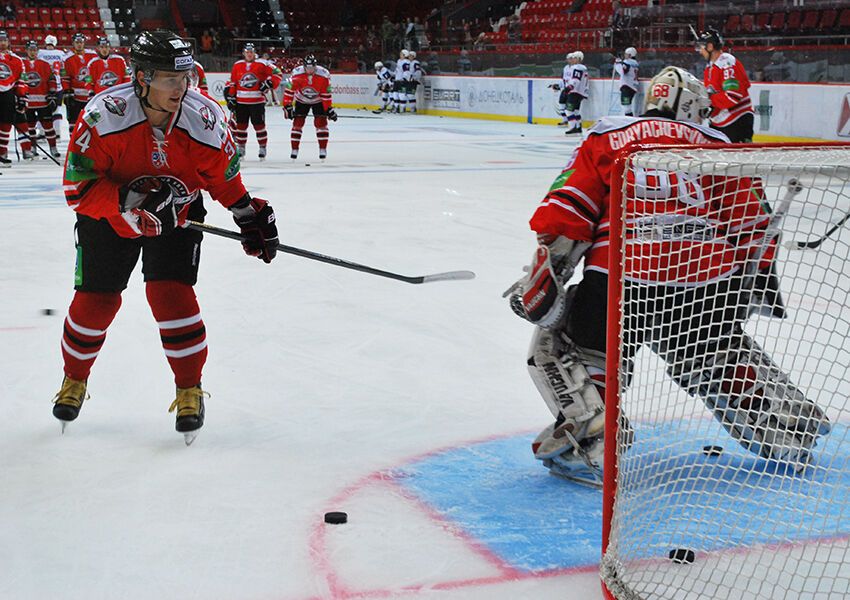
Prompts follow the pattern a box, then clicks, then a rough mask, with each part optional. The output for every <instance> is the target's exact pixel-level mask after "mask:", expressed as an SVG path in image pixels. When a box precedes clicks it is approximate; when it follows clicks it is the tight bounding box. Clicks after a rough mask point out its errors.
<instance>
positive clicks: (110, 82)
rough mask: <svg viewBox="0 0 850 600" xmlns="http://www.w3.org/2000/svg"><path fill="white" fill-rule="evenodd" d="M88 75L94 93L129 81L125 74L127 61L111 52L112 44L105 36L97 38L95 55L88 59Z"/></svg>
mask: <svg viewBox="0 0 850 600" xmlns="http://www.w3.org/2000/svg"><path fill="white" fill-rule="evenodd" d="M88 67H89V77H90V78H91V84H92V90H93V91H94V93H95V94H99V93H101V92H102V91H103V90H107V89H109V88H111V87H113V86H115V85H118V84H119V83H127V82H128V81H130V77H129V75H127V63H126V62H124V59H123V58H121V57H120V56H119V55H117V54H114V53H113V52H112V46H110V44H109V40H108V39H106V38H105V37H102V38H100V39H99V40H97V57H95V58H93V59H91V60H90V61H89V65H88Z"/></svg>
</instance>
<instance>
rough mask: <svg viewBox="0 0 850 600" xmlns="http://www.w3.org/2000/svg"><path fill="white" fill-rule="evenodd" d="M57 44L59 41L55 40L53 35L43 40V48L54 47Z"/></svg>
mask: <svg viewBox="0 0 850 600" xmlns="http://www.w3.org/2000/svg"><path fill="white" fill-rule="evenodd" d="M58 43H59V40H57V39H56V36H55V35H48V36H46V37H45V38H44V45H45V46H55V45H57V44H58Z"/></svg>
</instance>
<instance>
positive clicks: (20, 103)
mask: <svg viewBox="0 0 850 600" xmlns="http://www.w3.org/2000/svg"><path fill="white" fill-rule="evenodd" d="M15 110H16V111H17V112H19V113H23V112H26V110H27V97H26V96H15Z"/></svg>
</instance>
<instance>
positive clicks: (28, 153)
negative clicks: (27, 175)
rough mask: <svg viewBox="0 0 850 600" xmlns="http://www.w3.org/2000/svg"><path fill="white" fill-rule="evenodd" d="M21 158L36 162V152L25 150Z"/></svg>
mask: <svg viewBox="0 0 850 600" xmlns="http://www.w3.org/2000/svg"><path fill="white" fill-rule="evenodd" d="M21 158H22V159H23V160H35V159H36V156H35V152H33V151H32V150H24V151H23V152H21Z"/></svg>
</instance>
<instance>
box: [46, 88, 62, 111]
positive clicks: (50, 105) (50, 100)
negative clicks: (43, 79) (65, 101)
mask: <svg viewBox="0 0 850 600" xmlns="http://www.w3.org/2000/svg"><path fill="white" fill-rule="evenodd" d="M58 105H59V98H58V96H57V95H56V92H47V109H48V110H49V111H50V112H53V111H55V110H56V107H57V106H58Z"/></svg>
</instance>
